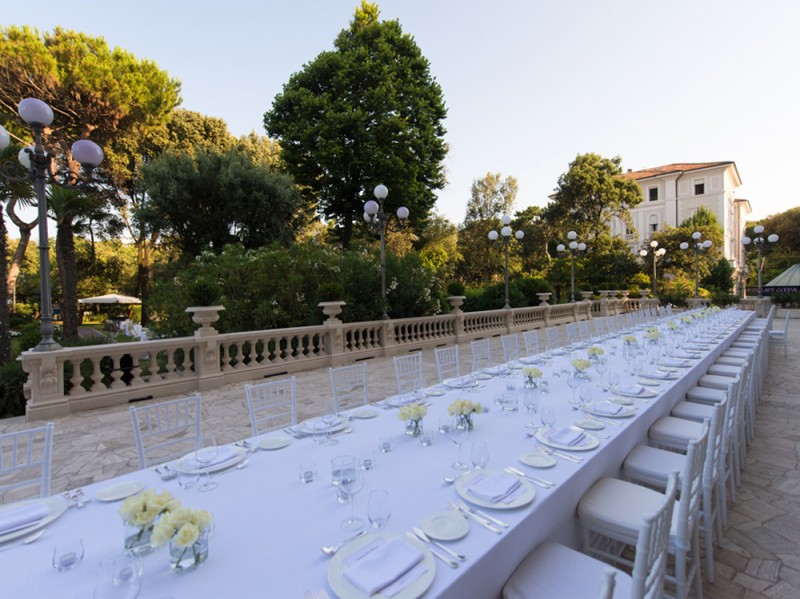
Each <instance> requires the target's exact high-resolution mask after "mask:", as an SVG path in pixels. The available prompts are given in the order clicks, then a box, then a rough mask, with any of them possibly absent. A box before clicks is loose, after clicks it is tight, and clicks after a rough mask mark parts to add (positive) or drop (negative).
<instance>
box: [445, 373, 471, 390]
mask: <svg viewBox="0 0 800 599" xmlns="http://www.w3.org/2000/svg"><path fill="white" fill-rule="evenodd" d="M442 384H443V385H444V386H445V387H449V388H450V389H467V388H469V387H474V386H475V379H473V378H472V377H469V376H460V377H457V378H454V379H445V380H444V381H443V382H442Z"/></svg>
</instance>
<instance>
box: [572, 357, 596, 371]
mask: <svg viewBox="0 0 800 599" xmlns="http://www.w3.org/2000/svg"><path fill="white" fill-rule="evenodd" d="M570 364H572V365H573V366H574V367H575V370H577V371H579V372H583V371H584V370H586V369H587V368H590V367H591V366H592V363H591V362H590V361H589V360H584V359H583V358H576V359H574V360H573V361H572V362H570Z"/></svg>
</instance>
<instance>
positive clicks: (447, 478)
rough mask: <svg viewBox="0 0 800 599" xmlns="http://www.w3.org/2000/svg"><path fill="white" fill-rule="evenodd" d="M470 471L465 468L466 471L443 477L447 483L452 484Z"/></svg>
mask: <svg viewBox="0 0 800 599" xmlns="http://www.w3.org/2000/svg"><path fill="white" fill-rule="evenodd" d="M470 472H472V470H467V471H466V472H460V473H458V474H456V475H455V476H445V477H444V482H446V483H447V484H448V485H452V484H453V483H454V482H456V481H457V480H458V479H459V478H461V477H462V476H464V475H466V474H469V473H470Z"/></svg>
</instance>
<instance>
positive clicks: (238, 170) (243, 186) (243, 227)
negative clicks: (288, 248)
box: [142, 149, 300, 259]
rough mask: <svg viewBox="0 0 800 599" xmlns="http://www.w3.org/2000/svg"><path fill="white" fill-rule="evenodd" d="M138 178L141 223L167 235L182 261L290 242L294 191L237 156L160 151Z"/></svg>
mask: <svg viewBox="0 0 800 599" xmlns="http://www.w3.org/2000/svg"><path fill="white" fill-rule="evenodd" d="M142 175H143V178H144V187H145V190H146V193H147V194H148V195H149V197H150V201H149V204H148V206H147V209H146V211H144V213H143V218H144V219H145V221H146V222H147V223H150V225H151V226H152V227H154V228H155V227H156V226H159V227H160V228H161V231H162V232H163V233H164V234H165V235H169V236H170V241H171V242H172V243H174V244H175V245H176V246H177V247H178V248H179V249H180V250H181V252H182V253H183V255H184V259H191V258H193V257H195V256H197V255H199V254H200V253H201V252H203V251H205V250H208V249H209V247H210V248H212V249H213V250H214V252H221V251H222V249H223V247H224V246H225V245H227V244H229V243H235V242H240V243H241V244H242V245H243V246H244V247H245V248H255V247H259V246H262V245H266V244H269V243H272V242H279V243H283V244H286V243H289V242H290V241H292V240H293V235H294V233H293V227H292V217H293V214H294V212H295V210H296V208H297V207H298V205H299V200H300V198H299V193H298V191H297V189H296V187H295V186H294V185H293V183H292V181H291V179H289V177H287V176H286V175H279V174H275V173H273V172H272V170H271V169H269V168H267V167H264V166H259V165H257V164H255V163H254V162H253V160H252V159H251V158H250V156H248V155H247V154H245V153H243V152H241V151H238V150H235V149H232V150H228V151H226V152H219V151H206V150H202V149H195V152H194V154H193V155H189V154H175V153H172V152H166V153H164V154H162V155H161V156H159V157H158V158H155V159H153V160H152V161H151V162H149V163H148V164H146V165H145V166H144V167H143V168H142Z"/></svg>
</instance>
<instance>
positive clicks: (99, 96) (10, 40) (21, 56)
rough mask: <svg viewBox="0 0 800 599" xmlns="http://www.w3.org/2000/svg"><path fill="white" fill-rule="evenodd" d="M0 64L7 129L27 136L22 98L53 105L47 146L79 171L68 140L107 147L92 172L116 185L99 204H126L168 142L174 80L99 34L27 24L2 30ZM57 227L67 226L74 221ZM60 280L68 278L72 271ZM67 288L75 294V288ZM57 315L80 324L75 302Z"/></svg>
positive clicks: (0, 108) (0, 109)
mask: <svg viewBox="0 0 800 599" xmlns="http://www.w3.org/2000/svg"><path fill="white" fill-rule="evenodd" d="M0 64H2V65H3V68H2V69H0V117H3V118H5V117H7V123H8V128H9V129H11V130H12V131H14V132H16V133H17V135H18V136H23V137H27V136H29V135H30V132H29V130H28V128H27V125H26V124H25V123H23V122H22V121H21V119H20V118H19V117H18V115H17V112H16V106H17V104H18V103H19V101H20V100H22V99H23V98H25V97H30V96H32V97H38V98H39V99H41V100H44V101H45V102H47V103H48V104H50V106H51V107H52V108H53V109H54V112H55V113H56V119H55V121H54V123H53V124H52V125H51V127H49V128H48V129H46V130H45V132H44V142H45V145H46V146H47V147H48V148H49V150H50V151H51V152H52V153H54V154H56V155H58V156H62V157H64V159H65V160H66V162H67V165H68V168H69V170H70V171H72V172H73V173H76V172H77V171H78V165H77V164H76V163H75V161H74V160H73V159H72V154H71V150H70V147H71V144H72V142H73V141H75V140H76V139H79V138H88V137H90V136H91V138H92V140H93V141H95V142H96V143H98V144H100V145H101V146H102V147H103V151H104V153H105V159H104V161H103V164H102V167H101V168H100V169H98V170H96V172H95V175H96V176H97V177H98V178H100V179H101V180H102V181H103V182H104V183H105V184H106V186H107V188H109V189H111V190H112V191H113V193H109V194H107V195H104V196H103V205H104V206H107V205H108V203H110V202H111V201H112V200H115V204H116V206H117V207H121V206H123V205H124V204H125V203H126V202H127V200H128V198H129V197H130V196H131V194H133V193H134V191H135V189H136V182H137V174H136V173H137V169H138V166H139V164H141V162H142V160H143V159H144V157H145V156H147V155H152V153H153V149H154V148H159V147H163V145H164V144H165V143H166V141H167V137H168V135H167V134H168V132H167V127H166V125H167V122H168V121H169V120H170V118H171V115H172V113H173V111H174V109H175V107H176V106H177V105H178V104H179V103H180V96H179V91H180V84H179V83H178V81H177V80H175V79H171V78H170V77H169V76H168V75H167V73H166V72H164V71H162V70H160V69H159V68H158V65H156V64H155V63H154V62H152V61H148V60H139V59H137V58H136V57H135V56H133V55H132V54H130V53H129V52H126V51H125V50H122V49H120V48H114V49H113V50H112V49H110V48H109V47H108V45H107V44H106V42H105V40H104V39H103V38H100V37H91V36H88V35H86V34H84V33H76V32H74V31H69V30H65V29H61V28H56V29H54V30H53V32H52V33H43V34H40V33H39V31H38V30H35V29H30V28H28V27H14V26H11V27H8V28H2V29H0ZM93 209H96V206H95V207H94V208H93ZM68 213H69V214H71V215H72V216H73V217H74V218H78V217H79V216H80V215H78V214H77V213H75V212H74V211H70V212H68ZM62 225H63V231H64V232H65V231H67V230H69V229H71V227H72V223H68V222H66V221H62ZM62 242H63V243H64V244H66V243H67V241H66V240H65V239H62ZM62 249H64V250H65V251H66V245H65V246H63V247H62ZM65 282H66V283H67V284H70V285H71V284H73V283H74V279H73V276H72V275H69V276H67V277H66V278H65ZM64 293H65V295H68V296H70V297H72V296H75V295H76V292H75V290H74V289H71V290H68V289H64ZM62 313H63V314H64V315H65V317H66V320H67V321H69V322H76V323H77V306H74V305H72V304H71V303H65V304H64V306H63V310H62Z"/></svg>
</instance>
